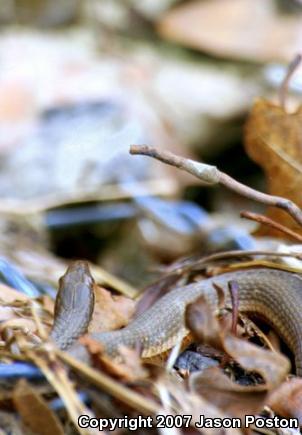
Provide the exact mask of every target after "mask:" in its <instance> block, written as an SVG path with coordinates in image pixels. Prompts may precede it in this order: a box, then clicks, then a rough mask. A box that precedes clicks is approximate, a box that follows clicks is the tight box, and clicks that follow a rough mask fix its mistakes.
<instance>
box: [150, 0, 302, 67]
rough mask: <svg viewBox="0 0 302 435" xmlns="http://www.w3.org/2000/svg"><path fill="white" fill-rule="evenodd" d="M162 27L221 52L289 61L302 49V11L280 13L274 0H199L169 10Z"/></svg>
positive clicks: (172, 36) (189, 43) (189, 42)
mask: <svg viewBox="0 0 302 435" xmlns="http://www.w3.org/2000/svg"><path fill="white" fill-rule="evenodd" d="M158 30H159V33H160V34H161V35H162V36H163V37H165V38H167V39H170V40H172V41H176V42H178V43H181V44H183V45H186V46H189V47H193V48H195V49H198V50H202V51H206V52H209V53H212V54H215V55H217V56H223V57H231V58H239V59H250V60H253V61H258V62H267V61H270V60H283V61H286V62H287V61H290V60H291V59H292V58H293V56H294V55H295V54H296V53H297V52H299V51H300V49H301V39H302V15H301V14H298V13H296V14H295V15H282V14H280V13H278V10H277V8H276V5H275V2H274V1H273V0H253V1H250V0H211V1H201V0H197V1H193V2H189V3H188V2H185V3H183V4H181V5H180V6H179V7H176V8H175V9H173V10H172V11H171V12H168V13H167V14H166V15H165V16H164V17H163V19H162V20H161V21H160V22H159V26H158ZM272 35H274V36H273V37H272Z"/></svg>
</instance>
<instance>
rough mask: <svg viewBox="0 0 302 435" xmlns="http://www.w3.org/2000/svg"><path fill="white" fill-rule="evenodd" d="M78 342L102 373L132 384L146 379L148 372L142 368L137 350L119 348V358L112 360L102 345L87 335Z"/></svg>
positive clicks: (124, 347)
mask: <svg viewBox="0 0 302 435" xmlns="http://www.w3.org/2000/svg"><path fill="white" fill-rule="evenodd" d="M80 342H81V344H83V345H84V346H86V347H87V349H88V351H89V353H90V354H91V356H92V359H93V361H94V365H96V366H98V367H100V368H101V369H102V371H105V372H106V373H108V374H109V375H112V376H113V377H115V378H118V379H120V380H122V381H126V382H134V381H137V380H140V379H145V378H146V377H147V375H148V372H147V370H146V369H145V368H144V367H143V365H142V360H141V357H140V354H139V352H138V351H137V350H135V349H129V348H127V347H126V346H121V347H120V348H119V358H118V359H116V358H115V359H114V358H110V357H108V356H107V355H106V354H105V353H104V347H103V346H102V343H100V342H99V341H96V340H94V339H93V338H91V337H90V336H89V335H85V336H84V337H81V338H80Z"/></svg>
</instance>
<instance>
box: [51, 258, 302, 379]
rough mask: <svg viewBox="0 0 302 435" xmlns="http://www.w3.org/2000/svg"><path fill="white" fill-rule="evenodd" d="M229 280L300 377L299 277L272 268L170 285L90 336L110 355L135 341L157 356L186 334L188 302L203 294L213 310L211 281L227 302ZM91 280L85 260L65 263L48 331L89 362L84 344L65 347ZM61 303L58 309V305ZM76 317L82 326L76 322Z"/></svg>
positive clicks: (84, 314) (82, 317)
mask: <svg viewBox="0 0 302 435" xmlns="http://www.w3.org/2000/svg"><path fill="white" fill-rule="evenodd" d="M231 280H232V281H236V283H237V284H238V289H239V290H238V291H239V309H240V311H242V312H248V313H252V314H253V315H256V316H259V317H261V318H262V319H264V320H265V321H266V322H267V323H268V324H270V325H271V326H272V327H273V328H274V329H275V330H276V332H277V333H278V334H279V335H280V336H281V338H282V339H283V340H284V341H285V343H286V344H287V345H288V347H289V348H290V350H291V351H292V352H293V354H294V355H295V363H296V371H297V374H298V375H299V376H302V276H301V275H299V274H294V273H291V272H285V271H282V270H277V269H276V270H275V269H267V268H266V269H264V268H261V269H260V268H255V269H249V270H244V271H243V270H242V271H236V272H229V273H225V274H222V275H219V276H215V277H213V278H209V279H206V280H203V281H199V282H197V283H194V284H190V285H187V286H185V287H179V288H176V289H174V290H172V291H171V292H169V293H168V294H166V295H165V296H163V297H162V298H161V299H160V300H158V301H157V302H156V303H155V304H154V305H153V306H152V307H151V308H150V309H149V310H147V311H146V312H144V313H143V314H142V315H141V316H140V317H138V318H137V319H135V320H134V321H133V322H131V323H130V324H129V325H128V326H126V327H125V328H124V329H122V330H119V331H111V332H103V333H95V334H91V337H92V338H94V339H95V340H97V341H100V342H101V343H102V344H103V345H104V347H105V350H106V352H107V353H108V354H109V355H110V356H112V357H115V356H116V355H117V354H118V348H119V346H120V345H125V346H128V347H132V348H133V347H135V346H137V345H139V346H140V348H141V349H142V356H143V357H144V358H149V357H153V356H155V355H158V354H160V353H162V352H165V351H166V350H168V349H170V348H171V347H173V345H175V344H176V342H177V341H178V339H179V338H185V337H186V336H187V334H188V331H187V330H186V328H185V325H184V313H185V308H186V306H187V305H188V304H189V303H191V302H193V301H194V300H196V299H197V298H198V297H199V296H201V295H204V296H205V298H206V300H207V301H208V303H209V304H210V305H211V306H212V307H213V309H215V308H217V296H216V291H215V289H214V288H213V283H216V284H218V285H219V286H220V287H222V288H223V290H224V292H225V295H226V301H227V304H228V305H229V304H230V298H229V292H228V282H229V281H231ZM79 282H80V283H81V285H80V286H79V284H78V283H79ZM92 283H93V279H92V277H91V275H90V272H89V269H88V271H87V264H86V263H84V262H75V263H73V264H72V265H71V266H70V268H69V269H68V271H67V272H66V274H65V275H64V277H63V278H62V280H61V285H60V290H59V293H58V299H57V302H56V307H57V310H56V314H55V322H54V326H53V330H52V333H51V336H52V337H53V339H54V340H55V341H56V343H57V345H58V346H59V347H60V348H61V349H68V350H69V351H70V352H71V353H72V354H73V355H74V356H75V357H77V358H79V359H81V360H85V361H86V362H88V361H89V355H88V353H87V351H86V349H85V348H84V347H83V346H81V345H79V344H76V345H74V346H72V347H70V344H71V343H72V342H74V341H75V339H76V338H77V337H78V336H80V335H81V334H83V333H84V332H85V329H86V328H87V326H88V324H89V321H90V318H91V313H92V309H91V306H92V307H93V289H92V287H93V286H92ZM67 284H68V285H67ZM85 285H87V288H86V289H84V286H85ZM79 290H81V292H83V294H81V292H79ZM70 292H71V293H72V295H73V296H72V297H71V296H70ZM77 299H78V302H77ZM70 300H72V302H73V303H72V304H71V306H70V303H69V301H70ZM63 304H64V309H63V308H61V307H62V306H63ZM81 322H82V325H83V326H84V328H83V327H82V328H80V327H79V325H81Z"/></svg>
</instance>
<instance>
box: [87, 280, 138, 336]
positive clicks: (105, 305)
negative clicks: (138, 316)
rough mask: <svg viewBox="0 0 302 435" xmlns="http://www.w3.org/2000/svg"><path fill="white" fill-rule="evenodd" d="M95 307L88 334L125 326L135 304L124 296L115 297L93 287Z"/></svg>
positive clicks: (106, 291) (101, 288) (100, 288)
mask: <svg viewBox="0 0 302 435" xmlns="http://www.w3.org/2000/svg"><path fill="white" fill-rule="evenodd" d="M94 290H95V307H94V312H93V317H92V321H91V322H90V325H89V332H90V333H92V332H103V331H111V330H113V329H119V328H122V327H123V326H125V325H127V323H128V322H129V320H130V318H131V317H132V315H133V312H134V307H135V302H134V301H133V300H132V299H130V298H127V297H125V296H115V295H112V293H111V292H109V291H108V290H106V289H104V288H103V287H100V286H95V289H94Z"/></svg>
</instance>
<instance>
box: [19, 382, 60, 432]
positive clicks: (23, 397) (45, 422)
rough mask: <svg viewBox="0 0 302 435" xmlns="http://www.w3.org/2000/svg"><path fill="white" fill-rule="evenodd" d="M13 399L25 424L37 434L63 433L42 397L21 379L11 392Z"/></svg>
mask: <svg viewBox="0 0 302 435" xmlns="http://www.w3.org/2000/svg"><path fill="white" fill-rule="evenodd" d="M13 401H14V403H15V406H16V408H17V411H18V412H19V414H20V415H21V417H22V420H23V421H24V423H25V425H26V426H28V427H29V428H30V429H31V430H32V431H33V432H34V433H35V434H38V435H63V434H64V430H63V427H62V425H61V423H60V421H59V419H58V418H57V417H56V415H55V414H54V413H53V411H52V410H51V409H50V408H49V407H48V406H47V403H46V402H45V401H44V399H43V398H42V397H41V396H40V395H39V394H38V393H37V392H36V391H35V390H34V389H33V388H32V387H31V386H30V385H29V383H28V382H27V381H26V380H25V379H21V380H20V381H19V382H18V384H17V385H16V387H15V389H14V392H13Z"/></svg>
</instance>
